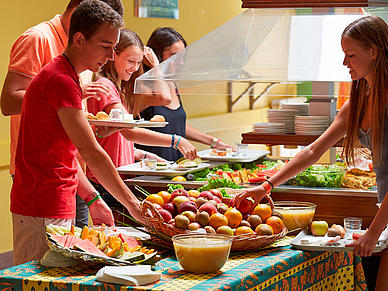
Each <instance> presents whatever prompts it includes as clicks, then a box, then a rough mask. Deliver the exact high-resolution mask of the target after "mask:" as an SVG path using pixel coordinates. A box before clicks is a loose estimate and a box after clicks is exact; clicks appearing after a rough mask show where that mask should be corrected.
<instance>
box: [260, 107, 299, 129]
mask: <svg viewBox="0 0 388 291" xmlns="http://www.w3.org/2000/svg"><path fill="white" fill-rule="evenodd" d="M297 114H298V110H294V109H268V110H267V116H268V120H269V122H270V123H284V124H285V125H286V133H294V132H295V116H296V115H297Z"/></svg>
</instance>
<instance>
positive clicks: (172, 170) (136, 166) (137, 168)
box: [116, 162, 210, 176]
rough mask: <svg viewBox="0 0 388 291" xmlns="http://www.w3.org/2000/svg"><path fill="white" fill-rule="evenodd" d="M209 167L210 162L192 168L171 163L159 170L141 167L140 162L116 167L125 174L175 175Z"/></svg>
mask: <svg viewBox="0 0 388 291" xmlns="http://www.w3.org/2000/svg"><path fill="white" fill-rule="evenodd" d="M208 167H210V164H208V163H201V164H199V165H198V167H194V168H180V169H179V170H178V168H177V167H174V165H171V166H170V167H169V168H167V169H166V168H163V169H160V170H156V169H155V170H149V169H143V168H142V167H141V165H140V162H137V163H133V164H129V165H125V166H121V167H118V168H116V169H117V172H119V173H120V174H126V175H145V176H176V175H182V176H183V175H186V174H188V173H192V172H196V171H199V170H202V169H205V168H208Z"/></svg>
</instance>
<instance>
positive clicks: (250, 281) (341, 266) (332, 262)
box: [0, 237, 367, 291]
mask: <svg viewBox="0 0 388 291" xmlns="http://www.w3.org/2000/svg"><path fill="white" fill-rule="evenodd" d="M287 239H288V240H289V239H290V238H287V237H286V238H285V240H287ZM283 242H284V241H283ZM102 267H103V265H101V264H96V263H91V262H80V263H79V265H77V266H73V267H64V268H49V267H44V266H41V265H40V264H39V262H37V261H32V262H29V263H26V264H23V265H19V266H15V267H12V268H9V269H5V270H2V271H0V289H2V290H3V289H6V290H36V291H38V290H55V291H58V290H96V291H97V290H123V289H122V287H123V286H121V285H116V284H104V283H101V282H98V281H97V280H96V276H95V274H96V273H97V271H98V270H99V269H100V268H102ZM155 271H157V272H160V273H162V278H161V280H160V281H158V282H157V283H155V284H151V285H145V286H139V287H129V286H125V289H126V290H177V291H184V290H228V291H229V290H264V291H265V290H267V291H269V290H296V289H298V290H307V289H308V290H321V289H322V290H367V286H366V282H365V276H364V271H363V269H362V264H361V260H360V258H359V257H354V256H353V253H346V252H310V251H300V250H295V249H292V248H291V247H290V246H282V247H278V246H275V247H271V248H267V249H262V250H260V251H253V252H246V253H234V254H231V256H230V257H229V260H228V261H227V263H226V264H225V266H224V267H223V268H222V269H221V271H219V272H217V273H212V274H198V275H196V274H192V273H187V272H185V271H183V269H182V268H181V267H180V265H179V263H178V262H177V260H176V259H175V257H173V256H171V257H168V258H165V259H163V260H161V261H159V262H158V263H157V264H156V267H155Z"/></svg>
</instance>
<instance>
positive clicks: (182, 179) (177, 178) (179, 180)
mask: <svg viewBox="0 0 388 291" xmlns="http://www.w3.org/2000/svg"><path fill="white" fill-rule="evenodd" d="M171 180H172V181H174V182H185V181H186V178H185V177H183V176H175V177H174V178H172V179H171Z"/></svg>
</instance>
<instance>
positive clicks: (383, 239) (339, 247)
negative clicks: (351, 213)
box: [291, 229, 387, 253]
mask: <svg viewBox="0 0 388 291" xmlns="http://www.w3.org/2000/svg"><path fill="white" fill-rule="evenodd" d="M364 232H365V231H364ZM302 239H303V240H308V242H309V243H316V242H318V241H322V242H327V241H329V240H331V239H333V237H328V236H327V235H325V236H314V235H312V234H308V232H307V230H306V229H305V230H302V231H301V232H300V233H299V234H298V235H297V236H296V237H295V238H294V239H293V240H292V241H291V245H292V246H293V247H295V248H296V249H300V250H304V251H319V252H327V251H334V252H352V251H353V247H345V245H347V244H350V243H352V242H353V239H352V238H351V234H348V233H347V234H346V236H345V238H343V239H340V240H339V241H338V242H337V243H336V245H333V246H322V245H315V244H308V245H305V244H302V242H301V240H302ZM386 247H387V230H384V231H383V233H382V234H381V235H380V238H379V242H378V244H377V245H376V247H375V249H374V251H373V252H374V253H375V252H381V251H382V250H383V249H385V248H386Z"/></svg>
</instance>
